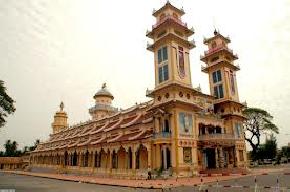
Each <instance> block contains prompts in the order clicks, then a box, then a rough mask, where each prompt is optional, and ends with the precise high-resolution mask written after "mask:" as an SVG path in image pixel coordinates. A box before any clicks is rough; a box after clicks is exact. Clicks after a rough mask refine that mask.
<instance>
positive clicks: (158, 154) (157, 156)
mask: <svg viewBox="0 0 290 192" xmlns="http://www.w3.org/2000/svg"><path fill="white" fill-rule="evenodd" d="M155 159H156V168H157V169H159V168H160V167H161V146H160V145H159V144H156V147H155Z"/></svg>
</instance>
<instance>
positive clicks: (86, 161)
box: [84, 151, 89, 167]
mask: <svg viewBox="0 0 290 192" xmlns="http://www.w3.org/2000/svg"><path fill="white" fill-rule="evenodd" d="M88 166H89V151H86V153H85V159H84V167H88Z"/></svg>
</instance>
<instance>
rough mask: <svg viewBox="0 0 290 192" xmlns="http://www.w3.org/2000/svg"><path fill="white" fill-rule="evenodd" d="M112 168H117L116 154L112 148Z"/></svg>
mask: <svg viewBox="0 0 290 192" xmlns="http://www.w3.org/2000/svg"><path fill="white" fill-rule="evenodd" d="M112 168H113V169H117V168H118V156H117V153H116V152H115V150H113V153H112Z"/></svg>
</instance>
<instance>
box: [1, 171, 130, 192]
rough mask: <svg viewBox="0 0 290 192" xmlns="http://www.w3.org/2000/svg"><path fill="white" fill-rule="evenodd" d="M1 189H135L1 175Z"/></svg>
mask: <svg viewBox="0 0 290 192" xmlns="http://www.w3.org/2000/svg"><path fill="white" fill-rule="evenodd" d="M0 189H16V190H15V191H16V192H80V191H81V192H96V191H100V192H111V191H112V192H115V191H116V192H117V191H118V192H125V191H126V192H127V191H135V189H133V188H126V187H115V186H108V185H96V184H87V183H78V182H71V181H61V180H55V179H47V178H40V177H32V176H24V175H15V174H6V173H0Z"/></svg>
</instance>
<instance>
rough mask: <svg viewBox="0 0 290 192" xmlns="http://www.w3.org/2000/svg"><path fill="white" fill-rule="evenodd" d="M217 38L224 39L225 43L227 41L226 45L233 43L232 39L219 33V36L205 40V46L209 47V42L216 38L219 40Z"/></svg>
mask: <svg viewBox="0 0 290 192" xmlns="http://www.w3.org/2000/svg"><path fill="white" fill-rule="evenodd" d="M217 37H221V38H222V39H224V41H225V42H226V43H231V39H230V38H229V37H225V36H223V35H221V34H219V33H218V34H217V35H215V36H213V37H210V38H205V39H204V40H203V43H204V44H205V45H208V43H209V42H211V41H212V40H213V39H215V38H217Z"/></svg>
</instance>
